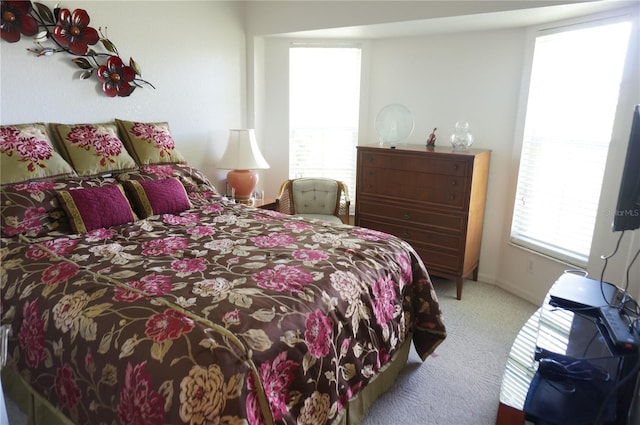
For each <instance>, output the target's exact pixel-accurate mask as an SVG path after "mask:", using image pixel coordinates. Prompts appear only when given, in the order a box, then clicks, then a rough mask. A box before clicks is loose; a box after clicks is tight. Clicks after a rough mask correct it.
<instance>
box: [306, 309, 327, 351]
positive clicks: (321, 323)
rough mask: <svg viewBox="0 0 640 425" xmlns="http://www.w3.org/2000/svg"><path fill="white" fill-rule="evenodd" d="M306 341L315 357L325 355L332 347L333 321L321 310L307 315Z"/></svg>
mask: <svg viewBox="0 0 640 425" xmlns="http://www.w3.org/2000/svg"><path fill="white" fill-rule="evenodd" d="M306 327H307V329H306V330H305V331H304V341H305V343H306V344H307V347H309V353H310V354H311V355H312V356H314V357H318V358H320V357H324V356H326V355H327V354H329V349H330V348H331V321H330V320H329V318H327V316H325V315H324V314H323V313H322V312H321V311H320V310H316V311H314V312H313V313H311V314H310V315H309V316H308V317H307V324H306Z"/></svg>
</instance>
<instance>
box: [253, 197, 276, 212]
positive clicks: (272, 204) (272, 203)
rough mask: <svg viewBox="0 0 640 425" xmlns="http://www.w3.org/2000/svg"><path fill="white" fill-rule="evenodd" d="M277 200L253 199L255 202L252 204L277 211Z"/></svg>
mask: <svg viewBox="0 0 640 425" xmlns="http://www.w3.org/2000/svg"><path fill="white" fill-rule="evenodd" d="M276 205H277V203H276V200H275V199H267V198H265V199H256V200H254V201H253V204H251V206H253V207H256V208H261V209H263V210H271V211H275V209H276Z"/></svg>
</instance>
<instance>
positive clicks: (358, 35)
mask: <svg viewBox="0 0 640 425" xmlns="http://www.w3.org/2000/svg"><path fill="white" fill-rule="evenodd" d="M634 5H635V6H636V7H637V8H640V1H637V0H631V1H625V0H601V1H588V2H581V3H575V4H563V5H557V6H547V7H539V8H533V9H518V10H509V11H502V12H492V13H479V14H473V15H460V16H448V17H440V18H431V19H420V20H412V21H402V22H391V23H384V24H373V25H359V26H350V27H341V28H327V29H321V30H310V31H299V32H290V33H286V34H278V36H286V37H296V38H341V39H378V38H391V37H410V36H419V35H431V34H446V33H453V32H465V31H482V30H494V29H503V28H515V27H527V26H534V25H539V24H542V23H545V22H554V21H560V20H564V19H571V18H576V17H579V16H583V15H589V14H592V13H599V12H605V11H610V10H615V9H620V8H624V7H628V6H634Z"/></svg>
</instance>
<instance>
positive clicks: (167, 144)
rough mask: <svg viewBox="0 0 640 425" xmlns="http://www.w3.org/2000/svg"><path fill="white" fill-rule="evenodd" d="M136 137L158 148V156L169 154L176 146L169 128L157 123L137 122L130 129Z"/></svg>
mask: <svg viewBox="0 0 640 425" xmlns="http://www.w3.org/2000/svg"><path fill="white" fill-rule="evenodd" d="M131 131H132V132H133V134H135V135H136V136H137V137H139V138H141V139H143V140H146V141H147V142H148V143H151V144H154V145H155V146H156V147H158V148H159V149H160V156H161V157H164V156H171V151H173V150H174V149H175V148H176V145H175V142H174V141H173V137H171V133H170V132H169V129H168V128H167V127H165V126H162V125H158V124H147V123H142V122H137V123H135V124H134V126H133V128H132V129H131Z"/></svg>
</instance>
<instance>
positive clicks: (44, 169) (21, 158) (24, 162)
mask: <svg viewBox="0 0 640 425" xmlns="http://www.w3.org/2000/svg"><path fill="white" fill-rule="evenodd" d="M0 161H1V162H0V174H1V182H2V184H3V185H4V184H8V183H19V182H24V181H29V180H42V179H45V178H52V177H59V176H60V177H61V176H73V175H75V172H74V171H73V169H72V168H71V166H70V165H69V164H68V163H67V162H65V160H64V159H63V158H62V157H61V156H60V155H59V154H58V153H57V152H55V151H54V150H53V146H52V144H51V142H50V141H49V137H48V136H47V129H46V127H45V125H44V124H42V123H34V124H18V125H3V126H0Z"/></svg>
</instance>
